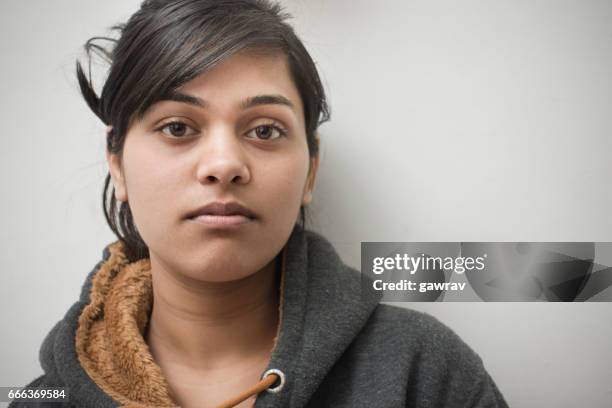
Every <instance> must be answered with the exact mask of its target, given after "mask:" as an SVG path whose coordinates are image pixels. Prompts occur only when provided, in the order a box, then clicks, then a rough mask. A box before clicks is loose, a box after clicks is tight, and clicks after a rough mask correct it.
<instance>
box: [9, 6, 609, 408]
mask: <svg viewBox="0 0 612 408" xmlns="http://www.w3.org/2000/svg"><path fill="white" fill-rule="evenodd" d="M282 3H283V4H285V5H286V7H287V10H288V11H290V12H291V13H293V14H294V16H295V18H294V20H293V24H294V26H295V27H296V30H297V32H298V34H299V35H300V36H301V37H302V39H303V40H304V42H305V44H306V46H307V48H308V49H309V50H310V51H311V53H312V55H313V57H314V59H315V60H316V61H317V63H318V66H319V68H320V71H321V74H322V76H323V79H324V82H325V86H326V89H327V91H328V94H329V99H330V103H331V107H332V121H331V122H330V123H328V124H326V125H324V126H323V127H322V128H321V139H322V152H321V153H322V164H321V166H322V167H321V170H320V173H319V177H318V186H317V189H316V193H315V201H314V204H313V206H312V207H311V221H310V225H311V227H312V229H315V230H317V231H320V232H322V233H323V234H324V235H325V236H327V237H328V238H329V239H330V240H331V241H332V242H333V243H334V244H335V246H336V248H337V249H338V250H339V252H340V253H341V255H342V256H343V258H344V259H345V260H346V261H347V262H348V263H350V264H352V265H353V266H355V267H359V249H360V241H612V216H611V215H610V210H611V209H612V183H611V178H612V160H611V158H610V156H611V154H612V139H611V137H612V135H611V131H612V115H611V112H612V2H610V1H595V0H590V1H585V0H573V1H564V0H540V1H537V0H536V1H484V0H483V1H475V0H469V1H451V0H448V1H399V0H398V1H392V0H387V1H377V2H373V1H365V0H363V1H361V0H351V1H348V0H344V1H338V0H335V1H331V0H330V1H324V0H286V1H283V2H282ZM138 5H139V1H137V0H129V1H126V0H113V1H104V2H101V1H94V0H71V1H70V0H50V1H40V0H39V1H28V2H24V1H17V0H2V2H1V3H0V51H1V55H2V64H1V65H0V85H1V87H0V89H1V90H2V92H0V115H1V119H2V127H1V128H0V134H1V137H0V144H1V148H2V160H1V161H0V166H1V167H0V170H1V172H0V174H1V177H2V179H1V181H2V188H3V192H2V201H1V211H0V214H1V226H2V228H1V229H0V243H1V244H2V249H1V250H0V261H1V265H2V273H1V274H0V302H1V303H0V323H1V324H2V332H3V343H2V347H1V349H0V386H22V385H24V384H25V383H26V382H29V381H30V380H31V379H33V378H34V377H35V376H38V375H39V374H40V373H41V369H40V367H39V363H38V349H39V346H40V343H41V342H42V340H43V337H44V336H45V334H46V333H47V332H48V331H49V329H50V328H51V327H52V326H53V324H54V323H55V322H56V321H57V320H59V319H60V318H61V317H62V316H63V315H64V313H65V312H66V310H67V309H68V308H69V306H70V305H71V304H72V303H73V302H74V301H75V300H76V299H77V296H78V293H79V290H80V286H81V284H82V283H83V280H84V278H85V275H86V274H87V273H88V272H89V271H90V270H91V268H92V267H93V266H94V264H95V263H96V262H97V261H98V260H99V259H100V256H101V251H102V248H103V247H104V245H106V244H107V243H109V242H110V241H111V240H113V239H114V237H113V235H112V234H111V232H110V230H109V229H108V228H107V226H106V224H105V222H104V218H103V215H102V211H101V203H100V202H101V199H100V196H101V189H102V182H103V177H104V175H105V174H106V164H105V161H104V136H103V135H104V126H103V125H102V124H101V123H100V122H99V121H97V120H96V118H95V117H94V115H93V114H92V113H91V112H90V111H89V110H88V109H87V107H86V105H85V103H84V101H83V100H82V99H81V97H80V94H79V92H78V87H77V83H76V80H75V75H74V64H75V60H76V58H78V57H81V56H82V51H81V50H82V49H81V46H82V44H83V43H84V42H85V41H86V40H87V39H88V38H89V37H92V36H94V35H101V34H105V33H107V28H108V27H110V26H111V25H112V24H114V23H117V22H121V21H124V20H125V19H126V18H127V17H129V15H130V14H131V13H133V12H134V11H135V10H136V9H137V7H138ZM406 306H407V307H413V308H417V309H421V310H426V311H428V312H429V313H431V314H433V315H435V316H437V317H438V318H439V319H440V320H442V321H443V322H445V323H446V324H447V325H448V326H450V327H451V328H452V329H453V330H455V331H456V332H457V333H458V334H459V335H460V336H462V337H463V339H464V340H465V341H466V342H467V343H468V344H470V345H471V346H472V347H473V348H474V349H475V350H476V351H477V352H478V353H479V354H480V355H481V357H482V358H483V360H484V362H485V366H486V367H487V369H488V370H489V371H490V373H491V375H492V376H493V377H494V379H495V380H496V382H497V383H498V385H499V387H500V388H501V390H502V391H503V393H504V395H505V396H506V398H507V400H508V402H509V404H510V405H511V406H512V407H524V408H530V407H534V408H535V407H568V408H570V407H572V408H573V407H576V406H580V407H585V408H587V407H588V408H604V407H610V406H611V405H612V402H611V401H612V385H611V384H612V349H611V348H612V347H611V343H612V342H611V340H612V317H611V315H612V304H610V303H584V304H544V303H427V304H425V303H423V304H407V305H406Z"/></svg>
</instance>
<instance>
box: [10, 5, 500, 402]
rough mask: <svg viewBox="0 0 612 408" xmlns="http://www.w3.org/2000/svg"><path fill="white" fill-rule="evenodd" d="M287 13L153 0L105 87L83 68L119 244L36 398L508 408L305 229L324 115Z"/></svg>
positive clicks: (432, 333)
mask: <svg viewBox="0 0 612 408" xmlns="http://www.w3.org/2000/svg"><path fill="white" fill-rule="evenodd" d="M285 19H286V16H285V15H284V14H282V13H281V10H280V8H279V7H278V6H277V5H274V4H272V3H269V2H268V1H265V0H170V1H169V0H146V1H145V2H144V3H143V4H142V6H141V8H140V10H139V11H138V12H136V13H135V14H134V15H133V16H132V17H131V18H130V19H129V21H128V22H127V23H126V24H125V25H122V26H119V27H117V29H118V30H119V31H120V36H119V38H118V40H110V39H108V38H95V39H92V40H90V41H89V42H88V43H87V45H86V49H87V50H88V51H90V52H98V53H102V55H104V56H105V57H106V58H107V59H108V61H109V63H110V69H109V72H108V77H107V79H106V81H105V83H104V85H103V88H102V90H101V93H100V94H99V95H98V94H97V93H96V92H95V91H94V89H93V86H92V84H91V79H90V78H89V77H88V75H87V74H86V73H85V72H84V71H83V69H82V67H81V65H79V64H77V75H78V79H79V83H80V86H81V90H82V93H83V96H84V97H85V100H86V101H87V103H88V105H89V106H90V108H91V109H92V110H93V112H94V113H95V114H96V115H97V116H98V117H99V118H100V119H101V120H102V121H103V122H104V123H105V124H106V125H107V126H108V132H107V161H108V165H109V169H110V172H109V175H108V177H107V179H106V184H105V188H104V195H103V197H104V209H105V215H106V218H107V221H108V223H109V225H110V227H111V229H112V230H113V231H114V233H115V234H116V235H117V237H118V241H117V242H114V243H112V244H110V245H109V246H108V247H106V248H105V250H104V252H103V259H102V260H101V261H100V262H99V263H98V264H97V265H96V266H95V268H94V269H93V271H91V272H90V273H89V275H88V277H87V279H86V281H85V284H84V286H83V289H82V293H81V296H80V298H79V300H78V301H77V302H76V303H75V304H74V306H73V307H72V308H71V309H70V310H69V311H68V312H67V313H66V315H65V317H64V318H63V319H62V320H61V321H60V322H58V323H57V325H56V326H55V327H54V328H53V329H52V330H51V332H50V333H49V334H48V336H47V337H46V339H45V341H44V343H43V346H42V349H41V352H40V358H41V365H42V368H43V370H44V374H43V375H42V376H40V377H39V378H37V379H35V380H34V381H33V382H32V383H31V384H29V386H30V387H38V388H48V387H64V388H65V389H66V392H67V394H68V402H66V403H58V404H63V405H61V406H74V407H116V406H122V407H174V406H181V407H198V408H202V407H220V406H222V407H250V406H255V407H305V406H308V407H357V406H362V407H505V406H506V404H505V402H504V400H503V397H502V396H501V394H500V392H499V391H498V389H497V388H496V386H495V384H494V382H493V381H492V379H491V378H490V377H489V375H488V374H487V372H486V371H485V369H484V367H483V364H482V362H481V360H480V358H479V357H478V356H477V355H476V354H475V353H474V352H473V351H472V350H471V349H469V347H468V346H467V345H466V344H464V343H463V342H462V341H461V340H460V339H459V338H458V337H457V336H456V335H455V334H454V333H452V332H451V331H450V330H449V329H447V328H446V327H445V326H443V325H442V324H440V323H439V322H438V321H436V320H435V319H433V318H432V317H430V316H428V315H425V314H422V313H418V312H414V311H409V310H405V309H401V308H396V307H392V306H387V305H380V304H379V297H378V296H376V295H364V296H362V295H361V290H360V288H361V284H360V276H359V273H358V272H357V271H355V270H353V269H351V268H349V267H348V266H346V265H345V264H343V263H342V261H341V260H340V259H339V257H338V255H337V254H336V252H335V250H334V249H333V247H332V246H331V245H330V244H329V242H328V241H326V240H325V239H324V238H323V237H321V236H320V235H317V234H316V233H313V232H310V231H306V230H305V229H304V227H303V221H304V208H305V206H307V205H308V204H309V203H310V201H311V200H312V192H313V188H314V185H315V179H316V174H317V168H318V164H319V156H318V136H317V128H318V126H319V124H320V123H321V122H323V121H325V120H326V119H328V110H327V105H326V100H325V94H324V91H323V88H322V86H321V82H320V80H319V76H318V73H317V70H316V68H315V64H314V63H313V61H312V59H311V58H310V56H309V54H308V53H307V51H306V50H305V48H304V46H303V45H302V43H301V42H300V40H299V39H298V38H297V37H296V35H295V34H294V32H293V30H292V28H291V27H290V26H289V25H288V24H287V23H286V22H285ZM104 41H110V44H111V46H110V47H104V46H103V44H102V42H104ZM298 218H300V219H301V222H298V221H300V220H298ZM20 404H21V403H14V404H13V405H12V406H15V407H18V406H22V405H20ZM25 404H26V405H27V406H32V403H25ZM26 405H23V406H26ZM44 406H50V404H49V403H45V404H44Z"/></svg>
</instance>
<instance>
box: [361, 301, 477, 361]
mask: <svg viewBox="0 0 612 408" xmlns="http://www.w3.org/2000/svg"><path fill="white" fill-rule="evenodd" d="M368 325H369V326H370V327H369V329H370V330H372V331H373V332H376V333H377V336H379V337H381V338H379V339H378V340H379V341H381V342H383V343H385V342H389V341H393V342H394V343H396V345H399V346H400V347H401V346H403V347H410V349H411V350H412V351H413V352H415V353H417V354H418V355H419V358H421V359H423V358H428V359H434V360H439V361H440V362H445V364H451V363H453V362H457V361H461V362H462V364H464V367H465V368H466V369H474V368H478V367H481V366H482V360H481V359H480V357H479V356H478V355H477V354H476V353H475V352H474V351H473V350H472V349H471V348H470V347H469V346H468V345H467V343H466V342H465V341H464V340H463V339H461V338H460V337H459V336H458V335H457V334H456V333H455V332H454V331H453V330H452V329H450V328H449V327H448V326H446V325H445V324H443V323H442V322H440V321H439V320H438V319H437V318H435V317H433V316H431V315H429V314H427V313H424V312H420V311H417V310H413V309H407V308H403V307H399V306H394V305H388V304H379V305H378V307H377V308H376V310H375V311H374V313H373V314H372V316H371V318H370V320H369V322H368ZM392 338H393V339H394V340H392ZM397 343H399V344H397Z"/></svg>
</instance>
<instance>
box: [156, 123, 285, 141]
mask: <svg viewBox="0 0 612 408" xmlns="http://www.w3.org/2000/svg"><path fill="white" fill-rule="evenodd" d="M171 125H183V126H185V127H187V128H189V129H191V130H194V129H193V128H192V127H191V126H189V125H188V124H187V123H185V122H182V121H180V120H173V121H171V122H167V123H164V124H163V125H162V126H160V127H158V128H157V129H155V131H157V132H161V133H164V134H165V135H166V136H169V137H171V138H173V139H182V138H186V137H188V136H174V135H169V134H167V133H165V132H164V129H166V128H168V127H169V126H171ZM262 126H267V127H271V128H272V129H273V130H276V131H277V132H278V133H279V136H278V137H275V138H273V139H271V140H274V139H278V138H280V137H286V136H287V130H286V129H285V128H284V127H282V126H281V125H279V124H278V123H277V122H275V121H270V122H266V123H262V124H259V125H257V126H255V127H254V128H252V129H249V131H248V132H247V133H246V134H249V133H251V132H253V131H255V130H256V129H257V128H259V127H262ZM254 139H258V140H270V139H261V138H258V137H254Z"/></svg>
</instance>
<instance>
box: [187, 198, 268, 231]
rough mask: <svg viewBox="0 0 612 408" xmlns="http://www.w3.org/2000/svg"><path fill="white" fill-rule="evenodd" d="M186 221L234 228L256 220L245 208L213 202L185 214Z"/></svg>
mask: <svg viewBox="0 0 612 408" xmlns="http://www.w3.org/2000/svg"><path fill="white" fill-rule="evenodd" d="M186 218H187V219H189V220H192V221H195V222H198V223H200V224H207V225H214V226H219V227H222V226H236V225H241V224H245V223H247V222H249V221H252V220H254V219H256V218H257V216H256V215H255V213H254V212H253V211H251V210H250V209H248V208H247V207H245V206H243V205H241V204H239V203H237V202H235V201H230V202H226V203H224V202H221V201H215V202H212V203H209V204H206V205H204V206H202V207H199V208H197V209H196V210H194V211H191V212H190V213H189V214H187V217H186Z"/></svg>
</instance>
